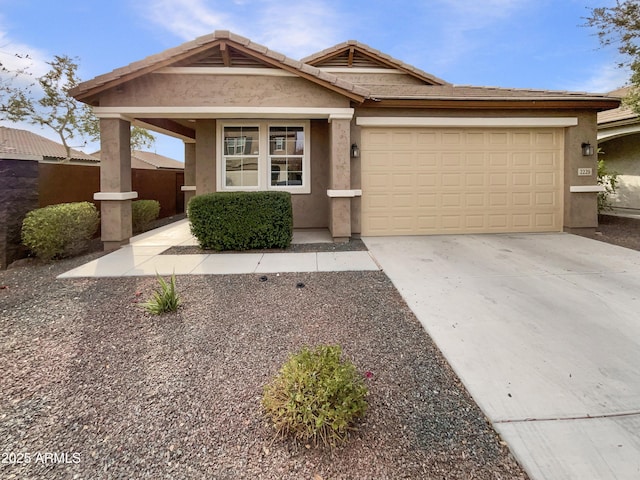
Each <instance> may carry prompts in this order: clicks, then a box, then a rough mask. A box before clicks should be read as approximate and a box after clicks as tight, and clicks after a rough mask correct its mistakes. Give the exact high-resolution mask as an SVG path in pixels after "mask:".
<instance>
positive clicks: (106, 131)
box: [93, 118, 138, 250]
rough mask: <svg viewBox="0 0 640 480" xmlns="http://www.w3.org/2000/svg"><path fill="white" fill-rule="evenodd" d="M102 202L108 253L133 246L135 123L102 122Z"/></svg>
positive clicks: (100, 194) (105, 246)
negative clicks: (132, 131)
mask: <svg viewBox="0 0 640 480" xmlns="http://www.w3.org/2000/svg"><path fill="white" fill-rule="evenodd" d="M93 198H94V200H100V202H101V207H100V215H101V219H102V241H103V243H104V249H105V250H115V249H117V248H119V247H120V246H122V245H125V244H127V243H129V239H130V238H131V235H132V225H131V200H132V199H134V198H138V193H137V192H132V191H131V123H130V122H128V121H126V120H122V119H120V118H101V119H100V192H98V193H96V194H95V195H94V196H93Z"/></svg>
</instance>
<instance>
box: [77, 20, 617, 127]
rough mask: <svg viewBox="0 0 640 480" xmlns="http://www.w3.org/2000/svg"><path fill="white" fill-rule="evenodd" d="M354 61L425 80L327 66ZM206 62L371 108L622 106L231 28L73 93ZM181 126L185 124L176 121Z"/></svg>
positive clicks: (351, 45) (348, 47)
mask: <svg viewBox="0 0 640 480" xmlns="http://www.w3.org/2000/svg"><path fill="white" fill-rule="evenodd" d="M355 65H364V67H363V69H366V68H370V69H378V68H380V67H382V68H385V69H389V70H396V71H401V72H404V73H406V74H407V75H410V76H411V77H412V78H414V79H418V80H419V81H420V82H421V83H422V84H421V85H409V84H395V83H394V84H385V85H376V84H370V83H367V84H366V85H365V84H359V83H358V82H356V81H349V80H346V79H344V78H340V77H339V76H337V75H333V74H331V73H330V72H328V71H325V70H324V69H325V68H326V69H330V68H331V66H333V67H335V66H338V67H347V68H346V69H345V70H348V67H349V66H351V67H353V66H355ZM207 66H208V67H226V68H230V67H234V66H235V67H245V66H249V67H251V68H256V67H259V68H272V69H281V70H284V71H287V72H289V73H292V74H294V75H297V76H299V77H301V78H305V79H307V80H309V81H311V82H314V83H316V84H318V85H321V86H323V87H325V88H328V89H330V90H332V91H335V92H338V93H339V94H342V95H344V96H346V97H348V98H350V99H351V100H353V101H355V102H356V103H357V104H359V105H362V106H366V107H402V108H404V107H407V108H440V107H442V108H479V109H482V108H509V109H518V108H528V109H555V108H562V109H574V108H586V109H589V110H596V111H601V110H607V109H611V108H616V107H618V106H619V105H620V102H619V100H618V99H616V98H615V97H611V96H608V95H606V94H591V93H584V92H565V91H552V90H529V89H511V88H497V87H472V86H456V85H452V84H450V83H448V82H446V81H444V80H442V79H440V78H438V77H435V76H433V75H430V74H428V73H426V72H424V71H422V70H420V69H418V68H416V67H413V66H411V65H409V64H406V63H404V62H402V61H400V60H397V59H395V58H393V57H391V56H389V55H387V54H384V53H382V52H380V51H379V50H375V49H373V48H371V47H369V46H368V45H365V44H363V43H360V42H357V41H355V40H350V41H348V42H344V43H340V44H338V45H335V46H333V47H331V48H328V49H326V50H323V51H321V52H319V53H316V54H313V55H311V56H308V57H306V58H304V59H303V60H302V61H297V60H293V59H291V58H288V57H286V56H285V55H283V54H281V53H278V52H275V51H272V50H270V49H268V48H267V47H265V46H262V45H259V44H257V43H254V42H252V41H251V40H249V39H248V38H245V37H242V36H240V35H236V34H234V33H231V32H229V31H226V30H217V31H215V32H213V33H212V34H209V35H204V36H202V37H199V38H197V39H195V40H193V41H190V42H187V43H184V44H182V45H179V46H177V47H174V48H170V49H168V50H165V51H164V52H161V53H158V54H155V55H151V56H149V57H147V58H145V59H143V60H140V61H137V62H134V63H131V64H129V65H127V66H126V67H122V68H118V69H116V70H113V71H112V72H110V73H107V74H104V75H100V76H98V77H95V78H94V79H92V80H89V81H87V82H83V83H81V84H80V85H78V86H77V87H76V88H74V89H73V90H72V91H71V92H70V93H71V95H73V96H74V97H75V98H77V99H78V100H81V101H83V102H86V103H88V104H92V105H97V101H98V99H99V96H100V94H101V93H102V92H105V91H107V90H109V89H111V88H114V87H117V86H118V85H121V84H123V83H125V82H128V81H130V80H133V79H135V78H138V77H141V76H143V75H147V74H149V73H153V72H156V71H160V70H161V69H163V68H165V67H195V68H198V67H207ZM343 72H344V71H343ZM374 78H375V77H374ZM463 102H464V104H463ZM178 127H180V125H176V128H178Z"/></svg>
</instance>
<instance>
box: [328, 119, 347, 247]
mask: <svg viewBox="0 0 640 480" xmlns="http://www.w3.org/2000/svg"><path fill="white" fill-rule="evenodd" d="M329 122H330V123H331V157H330V160H329V163H330V167H329V170H330V173H329V185H330V190H329V191H328V192H327V195H328V196H329V231H330V232H331V236H332V237H333V240H334V241H335V242H346V241H348V240H349V237H351V198H352V197H353V194H351V193H350V192H351V190H350V189H351V155H350V148H351V133H350V132H351V118H350V117H349V118H345V117H344V116H340V117H330V118H329Z"/></svg>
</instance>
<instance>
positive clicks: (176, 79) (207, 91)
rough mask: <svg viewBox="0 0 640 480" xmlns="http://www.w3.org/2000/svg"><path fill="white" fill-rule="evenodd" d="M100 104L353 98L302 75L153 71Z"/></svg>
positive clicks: (331, 102)
mask: <svg viewBox="0 0 640 480" xmlns="http://www.w3.org/2000/svg"><path fill="white" fill-rule="evenodd" d="M100 106H101V107H116V106H150V107H163V106H171V107H175V106H193V107H207V106H243V107H327V108H334V107H336V108H344V107H348V106H349V100H348V99H347V98H346V97H344V96H342V95H339V94H337V93H335V92H333V91H331V90H328V89H327V88H324V87H321V86H319V85H316V84H314V83H312V82H310V81H308V80H305V79H302V78H298V77H260V76H258V77H249V76H242V75H218V76H216V75H198V74H196V75H185V74H153V75H146V76H144V77H141V78H138V79H135V80H132V81H130V82H127V83H125V84H123V85H120V86H118V87H117V88H113V89H111V90H109V91H108V92H105V93H104V94H103V95H102V96H101V98H100Z"/></svg>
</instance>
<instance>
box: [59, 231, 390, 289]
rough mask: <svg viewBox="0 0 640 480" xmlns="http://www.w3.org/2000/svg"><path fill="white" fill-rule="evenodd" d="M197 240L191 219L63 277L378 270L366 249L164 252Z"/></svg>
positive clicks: (312, 236)
mask: <svg viewBox="0 0 640 480" xmlns="http://www.w3.org/2000/svg"><path fill="white" fill-rule="evenodd" d="M331 242H332V239H331V236H330V235H329V232H327V231H325V230H300V231H298V230H296V231H294V238H293V243H331ZM192 245H198V242H197V241H196V239H195V238H194V237H193V236H192V235H191V232H190V231H189V223H188V221H187V220H181V221H179V222H176V223H172V224H170V225H167V226H165V227H161V228H158V229H155V230H151V231H149V232H146V233H143V234H142V235H138V236H136V237H133V238H132V239H131V242H130V244H129V245H126V246H124V247H122V248H120V249H118V250H116V251H114V252H113V253H110V254H108V255H105V256H103V257H100V258H98V259H96V260H93V261H91V262H89V263H87V264H85V265H82V266H80V267H77V268H74V269H73V270H71V271H69V272H66V273H63V274H62V275H60V276H58V278H77V277H130V276H146V275H156V274H160V275H171V274H172V273H175V274H176V275H189V274H192V275H225V274H236V273H284V272H337V271H349V270H351V271H354V270H379V267H378V265H377V264H376V263H375V261H374V260H373V259H372V258H371V256H370V255H369V252H367V251H359V252H319V253H216V254H197V255H161V253H162V252H164V251H165V250H167V249H168V248H170V247H172V246H192Z"/></svg>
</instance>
